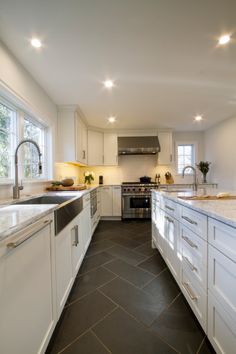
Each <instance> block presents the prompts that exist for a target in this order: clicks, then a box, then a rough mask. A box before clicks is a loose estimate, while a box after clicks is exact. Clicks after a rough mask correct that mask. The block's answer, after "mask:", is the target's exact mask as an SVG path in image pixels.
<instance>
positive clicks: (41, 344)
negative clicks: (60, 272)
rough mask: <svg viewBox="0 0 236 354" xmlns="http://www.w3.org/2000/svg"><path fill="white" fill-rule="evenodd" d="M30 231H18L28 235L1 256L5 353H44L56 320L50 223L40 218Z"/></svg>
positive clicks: (0, 320) (1, 348) (0, 344)
mask: <svg viewBox="0 0 236 354" xmlns="http://www.w3.org/2000/svg"><path fill="white" fill-rule="evenodd" d="M27 229H28V228H27ZM33 230H35V231H33ZM37 230H38V231H37ZM30 233H31V234H29V230H28V231H26V230H24V231H23V233H22V232H21V235H20V236H19V239H21V238H22V237H24V236H26V237H27V239H26V240H25V241H24V242H22V243H19V245H18V246H17V247H15V248H12V249H11V248H10V247H7V250H6V252H5V255H4V256H2V257H1V259H0V284H1V285H0V313H1V317H0V352H1V353H4V354H13V353H24V354H32V353H44V352H45V350H46V347H47V344H48V341H49V338H50V336H51V334H52V331H53V329H54V327H55V323H56V313H55V311H54V307H53V281H52V280H53V275H52V269H54V268H53V267H52V259H51V254H53V252H52V250H53V248H52V247H53V242H52V241H53V235H52V225H51V224H49V221H48V220H45V219H44V220H40V221H39V222H37V223H35V224H34V225H33V226H31V227H30ZM16 236H17V235H16ZM17 237H18V236H17ZM9 242H11V241H9ZM14 242H17V240H16V239H15V240H14ZM4 247H6V246H5V245H4ZM0 249H1V251H2V246H1V247H0Z"/></svg>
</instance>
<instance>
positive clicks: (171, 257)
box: [164, 214, 180, 281]
mask: <svg viewBox="0 0 236 354" xmlns="http://www.w3.org/2000/svg"><path fill="white" fill-rule="evenodd" d="M164 223H165V227H164V232H165V239H166V255H165V257H166V263H167V265H168V266H169V268H170V270H171V272H172V274H173V275H174V277H175V279H176V280H177V281H179V279H180V252H179V222H178V221H177V220H175V219H174V218H172V217H170V216H169V215H166V214H164Z"/></svg>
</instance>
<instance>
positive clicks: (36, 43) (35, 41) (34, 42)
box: [30, 38, 42, 48]
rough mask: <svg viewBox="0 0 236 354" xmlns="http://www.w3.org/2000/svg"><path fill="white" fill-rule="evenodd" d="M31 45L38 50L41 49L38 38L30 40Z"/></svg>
mask: <svg viewBox="0 0 236 354" xmlns="http://www.w3.org/2000/svg"><path fill="white" fill-rule="evenodd" d="M30 43H31V45H32V46H33V47H35V48H40V47H42V43H41V41H40V39H38V38H32V39H31V41H30Z"/></svg>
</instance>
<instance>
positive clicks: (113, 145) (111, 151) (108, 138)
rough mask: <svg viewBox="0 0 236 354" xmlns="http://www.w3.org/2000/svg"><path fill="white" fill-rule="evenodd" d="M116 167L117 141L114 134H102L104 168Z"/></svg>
mask: <svg viewBox="0 0 236 354" xmlns="http://www.w3.org/2000/svg"><path fill="white" fill-rule="evenodd" d="M112 165H118V140H117V134H115V133H104V166H112Z"/></svg>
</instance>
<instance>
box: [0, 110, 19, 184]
mask: <svg viewBox="0 0 236 354" xmlns="http://www.w3.org/2000/svg"><path fill="white" fill-rule="evenodd" d="M15 143H16V111H14V110H13V109H11V108H9V107H8V106H7V105H4V104H3V103H0V179H2V180H3V179H10V178H12V177H13V154H14V149H15Z"/></svg>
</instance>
